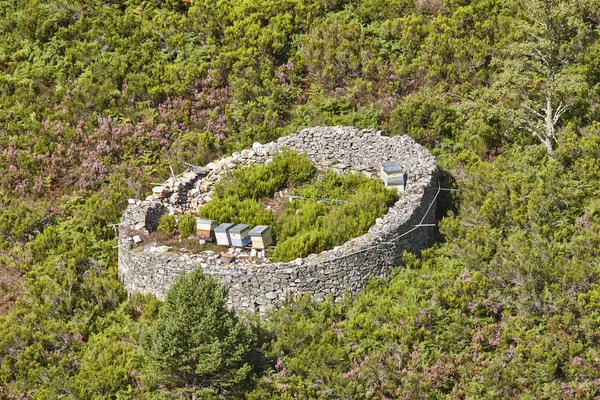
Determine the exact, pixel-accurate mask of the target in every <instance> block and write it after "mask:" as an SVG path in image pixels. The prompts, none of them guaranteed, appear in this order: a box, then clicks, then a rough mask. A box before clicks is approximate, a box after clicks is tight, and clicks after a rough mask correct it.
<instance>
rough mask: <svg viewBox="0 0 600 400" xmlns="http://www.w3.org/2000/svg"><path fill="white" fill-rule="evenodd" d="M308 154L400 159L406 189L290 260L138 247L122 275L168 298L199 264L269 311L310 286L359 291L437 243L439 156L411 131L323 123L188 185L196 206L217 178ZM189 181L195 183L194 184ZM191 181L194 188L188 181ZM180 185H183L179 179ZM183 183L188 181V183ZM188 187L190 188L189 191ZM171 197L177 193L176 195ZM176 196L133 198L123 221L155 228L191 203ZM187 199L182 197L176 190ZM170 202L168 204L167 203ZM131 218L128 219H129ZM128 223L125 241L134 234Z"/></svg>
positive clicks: (348, 159) (339, 292)
mask: <svg viewBox="0 0 600 400" xmlns="http://www.w3.org/2000/svg"><path fill="white" fill-rule="evenodd" d="M286 147H287V148H291V149H293V150H296V151H298V152H301V153H305V154H307V155H308V156H309V158H310V159H311V160H312V161H313V163H315V164H316V165H317V166H320V167H321V168H323V169H333V170H336V171H339V172H348V171H360V172H362V173H364V174H366V175H375V174H376V173H377V170H378V167H379V164H380V162H382V161H392V160H393V161H398V162H399V163H400V164H401V165H402V166H403V167H404V169H405V170H406V171H407V175H408V176H407V182H406V187H405V190H404V193H403V195H402V196H401V197H400V198H399V200H398V201H397V202H396V203H395V204H394V205H393V206H392V207H391V208H390V209H389V211H388V213H387V214H386V215H384V216H382V217H381V218H378V219H377V221H376V223H375V225H373V226H372V227H371V228H370V229H369V232H368V233H366V234H365V235H362V236H360V237H358V238H354V239H352V240H350V241H348V242H347V243H345V244H343V245H342V246H338V247H336V248H334V249H333V250H329V251H324V252H322V253H320V254H312V255H310V256H308V257H306V258H304V259H297V260H294V261H292V262H287V263H269V262H267V260H264V259H261V260H257V259H256V258H257V257H254V258H253V257H251V256H247V255H245V254H239V252H238V253H233V252H232V254H231V255H230V256H227V257H222V256H221V255H219V254H209V253H208V252H204V253H201V254H199V255H195V256H191V255H182V254H180V255H174V254H171V253H168V252H166V250H168V249H164V248H163V247H164V246H158V247H149V248H148V249H143V248H142V249H141V250H140V249H138V250H136V251H134V252H129V251H125V250H123V247H120V248H119V277H120V279H121V281H122V282H123V284H124V285H125V288H126V289H127V290H129V291H133V290H140V291H142V292H150V293H154V294H155V295H156V296H158V297H161V298H162V297H164V295H165V294H166V292H167V290H168V287H169V286H170V285H171V283H172V282H173V281H174V279H175V277H176V276H177V275H178V274H180V273H181V272H183V271H189V270H191V269H193V268H194V267H200V268H203V270H204V271H205V273H207V274H210V275H213V276H215V277H218V278H219V279H220V280H221V281H222V282H223V283H224V284H225V285H226V286H227V287H228V288H229V304H230V305H231V306H233V307H235V308H238V309H244V310H249V311H258V312H263V311H265V310H266V309H267V308H269V307H272V306H277V305H279V304H281V303H282V301H283V300H284V298H285V296H286V294H287V293H290V294H292V295H294V294H296V293H303V292H309V293H312V294H313V295H314V297H315V298H316V299H324V298H326V297H327V296H328V295H329V294H330V293H333V294H335V296H336V297H340V296H343V295H344V293H346V291H349V292H350V293H356V292H357V291H358V290H360V288H362V287H363V286H364V283H365V282H366V280H368V278H369V277H371V276H381V275H385V274H387V273H388V272H389V270H390V267H391V266H395V265H398V264H399V263H400V262H401V255H402V253H403V251H404V250H409V251H418V250H420V249H423V248H425V247H426V246H427V245H428V242H429V236H430V234H431V231H432V229H431V228H426V227H419V228H416V226H418V225H420V224H421V223H423V224H430V223H432V222H433V221H434V217H435V215H434V212H433V210H435V193H436V189H437V179H436V173H435V171H436V165H435V159H434V157H433V156H432V155H431V154H430V153H429V152H428V151H427V150H426V149H425V148H423V147H422V146H420V145H419V144H417V143H415V142H414V140H413V139H411V138H410V137H407V136H394V137H387V136H384V135H382V133H381V132H380V131H377V130H374V129H363V130H360V129H356V128H353V127H316V128H310V129H304V130H302V131H299V132H296V133H295V134H293V135H291V136H288V137H284V138H281V139H279V140H278V141H277V142H273V143H268V144H265V145H260V144H259V143H255V144H254V145H253V146H252V148H251V149H247V150H244V151H242V152H239V153H234V154H232V155H231V156H229V157H226V158H223V159H221V160H218V161H214V162H212V163H210V164H208V165H207V166H206V174H205V175H203V176H202V177H197V178H196V180H194V181H193V182H191V185H192V189H190V190H189V191H188V192H187V195H186V198H185V199H186V201H187V202H188V203H189V205H188V206H187V207H188V209H193V208H195V207H197V206H200V205H202V204H205V203H206V202H208V201H210V199H211V196H212V191H213V187H214V183H215V182H216V181H218V180H219V179H220V178H221V177H222V176H223V175H224V174H225V173H227V172H228V171H230V170H231V169H233V168H237V167H238V166H241V167H244V166H248V165H252V164H256V163H268V162H270V160H271V159H272V156H273V155H274V154H276V153H278V152H281V151H282V150H283V148H286ZM186 185H187V184H186ZM186 185H183V187H184V188H186V189H187V186H186ZM172 186H173V187H175V185H174V184H173V185H172ZM180 187H181V184H180ZM181 193H184V191H183V190H181ZM171 197H173V196H172V195H171ZM171 197H169V198H168V199H167V200H166V198H165V197H163V198H162V199H160V201H157V199H156V198H154V197H152V198H148V200H147V201H146V202H141V203H138V202H137V201H135V200H134V201H133V203H132V204H130V206H129V207H128V209H127V210H126V212H125V214H124V216H123V219H124V222H122V225H121V226H122V227H123V226H125V227H129V228H134V229H135V228H136V227H140V221H144V226H145V227H146V229H147V230H149V231H151V227H152V225H153V224H154V222H155V221H157V216H158V215H159V214H160V213H161V212H165V210H168V211H169V212H179V211H180V210H183V209H185V206H183V207H179V206H177V207H175V206H174V205H173V204H171ZM173 200H174V201H177V202H179V203H178V204H180V203H181V201H182V199H181V197H177V198H175V197H173ZM161 207H162V208H161ZM125 220H126V221H125ZM127 235H128V232H127V231H126V230H121V231H120V235H119V244H126V243H127V240H128V238H129V237H130V236H127Z"/></svg>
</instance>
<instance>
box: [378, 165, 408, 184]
mask: <svg viewBox="0 0 600 400" xmlns="http://www.w3.org/2000/svg"><path fill="white" fill-rule="evenodd" d="M379 177H380V178H381V180H382V181H383V183H385V186H387V187H395V188H402V189H404V169H402V166H401V165H400V164H399V163H398V162H396V161H385V162H382V163H381V170H380V172H379Z"/></svg>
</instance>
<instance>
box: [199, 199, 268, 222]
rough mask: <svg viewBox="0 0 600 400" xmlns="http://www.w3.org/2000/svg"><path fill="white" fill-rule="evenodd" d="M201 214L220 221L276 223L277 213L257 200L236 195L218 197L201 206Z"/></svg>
mask: <svg viewBox="0 0 600 400" xmlns="http://www.w3.org/2000/svg"><path fill="white" fill-rule="evenodd" d="M200 216H201V217H203V218H208V219H214V220H217V221H220V222H231V223H234V224H242V223H243V224H248V225H269V226H273V225H275V214H273V212H272V211H268V210H265V209H264V208H263V206H262V204H261V203H260V202H258V201H256V200H252V199H245V200H238V199H237V198H235V197H227V198H225V199H220V198H216V199H213V200H211V201H210V202H209V203H208V204H206V205H205V206H204V207H202V208H200Z"/></svg>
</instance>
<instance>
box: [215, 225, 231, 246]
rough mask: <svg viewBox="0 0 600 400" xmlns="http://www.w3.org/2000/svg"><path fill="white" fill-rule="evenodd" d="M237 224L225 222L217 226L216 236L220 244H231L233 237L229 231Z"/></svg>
mask: <svg viewBox="0 0 600 400" xmlns="http://www.w3.org/2000/svg"><path fill="white" fill-rule="evenodd" d="M234 226H235V224H230V223H227V222H226V223H224V224H221V225H219V226H217V227H216V228H215V237H216V238H217V244H218V245H219V246H229V245H231V238H230V237H229V231H230V230H231V228H233V227H234Z"/></svg>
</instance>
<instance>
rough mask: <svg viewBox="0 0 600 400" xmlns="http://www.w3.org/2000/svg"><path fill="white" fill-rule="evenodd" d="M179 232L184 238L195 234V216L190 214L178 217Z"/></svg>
mask: <svg viewBox="0 0 600 400" xmlns="http://www.w3.org/2000/svg"><path fill="white" fill-rule="evenodd" d="M159 222H160V221H159ZM159 227H160V223H159ZM179 234H180V235H181V237H182V238H184V239H185V238H187V237H190V236H194V235H195V234H196V218H194V217H193V216H192V215H190V214H186V215H184V216H182V217H181V218H180V219H179Z"/></svg>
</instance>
